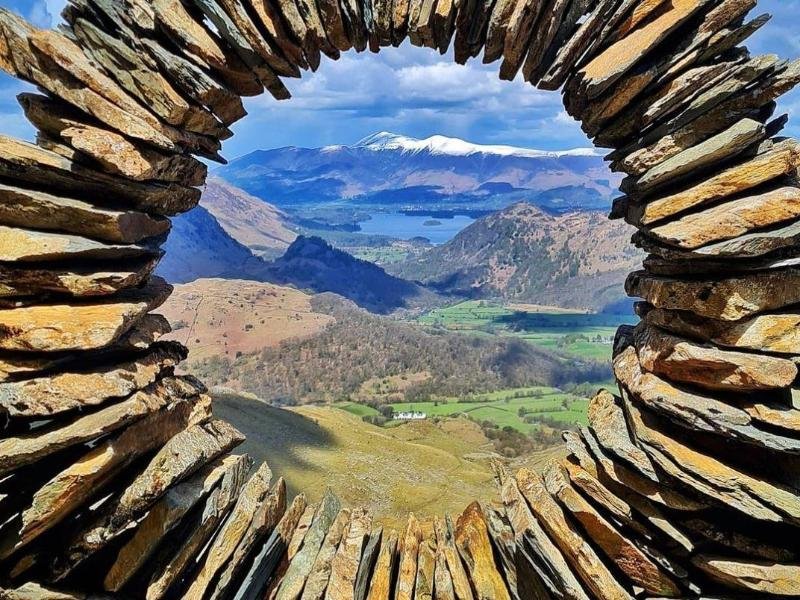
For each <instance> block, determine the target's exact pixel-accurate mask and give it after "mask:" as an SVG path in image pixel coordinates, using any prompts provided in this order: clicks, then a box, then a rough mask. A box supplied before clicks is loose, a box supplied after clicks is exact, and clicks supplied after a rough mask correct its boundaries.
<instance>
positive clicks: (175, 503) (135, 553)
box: [103, 455, 244, 592]
mask: <svg viewBox="0 0 800 600" xmlns="http://www.w3.org/2000/svg"><path fill="white" fill-rule="evenodd" d="M243 458H244V457H242V456H236V455H228V456H226V457H224V458H220V459H217V460H215V461H213V462H211V463H209V464H207V465H206V466H204V467H203V468H201V469H200V470H199V471H198V472H197V473H195V474H194V475H192V476H191V477H190V478H189V479H187V480H186V481H183V482H181V483H179V484H178V485H176V486H174V487H171V488H170V489H169V490H167V492H166V493H165V494H164V496H163V497H162V498H161V499H160V500H159V501H158V502H156V503H155V504H154V505H153V506H152V508H151V509H150V511H149V512H148V513H147V516H146V517H145V518H144V519H143V520H142V521H141V523H139V525H138V526H137V527H136V531H135V533H134V534H133V537H132V538H131V539H130V540H128V541H127V542H126V543H125V544H124V545H123V546H122V548H120V550H119V552H118V553H117V555H116V558H115V560H114V563H113V564H112V565H111V567H110V568H109V570H108V573H106V576H105V579H104V581H103V583H104V587H105V589H106V590H108V591H110V592H119V590H120V589H121V588H122V587H123V586H124V585H125V584H127V583H128V582H129V581H130V580H131V578H132V577H133V576H134V575H135V574H136V573H137V571H138V570H139V569H141V568H142V566H143V565H144V564H145V562H146V561H147V560H148V559H149V558H150V557H151V556H152V555H153V554H154V553H155V552H156V550H157V548H158V546H159V545H160V544H161V543H163V542H164V538H165V537H166V536H167V535H169V534H170V533H171V532H172V531H174V530H175V528H177V527H178V526H179V525H180V522H181V520H182V519H183V518H184V517H185V516H186V515H187V513H188V512H189V511H191V510H192V509H193V508H194V507H195V506H197V505H199V503H200V502H202V501H203V500H204V499H205V498H207V497H208V495H209V494H210V493H211V491H212V490H213V489H214V488H215V487H217V486H218V485H219V484H220V483H221V481H222V479H223V477H224V476H225V474H226V473H228V472H229V471H231V470H233V469H236V468H237V466H238V465H239V463H241V462H242V460H243Z"/></svg>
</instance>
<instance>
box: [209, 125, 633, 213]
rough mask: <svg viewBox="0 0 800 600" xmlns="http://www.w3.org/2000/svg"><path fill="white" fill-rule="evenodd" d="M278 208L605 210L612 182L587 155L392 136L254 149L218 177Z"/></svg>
mask: <svg viewBox="0 0 800 600" xmlns="http://www.w3.org/2000/svg"><path fill="white" fill-rule="evenodd" d="M215 173H216V174H217V175H219V176H220V177H222V178H224V179H225V180H226V181H229V182H231V183H232V184H234V185H236V186H238V187H240V188H242V189H244V190H246V191H247V192H248V193H250V194H253V195H255V196H257V197H259V198H264V199H267V200H269V201H270V202H272V203H274V204H276V205H277V206H279V207H284V208H293V209H298V208H302V207H309V206H320V205H325V204H330V203H339V204H341V203H342V201H346V204H347V205H349V206H351V207H352V208H365V207H381V208H387V207H388V208H394V209H438V210H442V209H452V210H457V209H464V210H476V209H482V210H491V209H499V208H504V207H505V206H508V205H509V204H511V203H513V202H515V201H518V200H527V201H529V202H532V203H534V204H537V205H539V206H542V207H546V208H548V209H550V210H555V211H564V210H568V209H576V208H580V209H586V208H607V207H608V206H609V203H610V198H611V195H612V193H613V190H614V189H615V188H616V184H617V183H618V177H617V176H616V175H613V174H611V173H610V171H609V170H608V168H607V167H606V166H605V164H604V162H603V159H602V157H601V156H600V155H598V154H597V153H596V152H595V151H594V150H592V149H585V148H579V149H576V150H568V151H564V152H547V151H542V150H533V149H529V148H515V147H512V146H486V145H478V144H472V143H469V142H466V141H463V140H459V139H456V138H447V137H444V136H433V137H431V138H427V139H424V140H418V139H415V138H410V137H406V136H401V135H397V134H393V133H388V132H381V133H377V134H374V135H371V136H369V137H367V138H364V139H363V140H361V141H360V142H358V143H356V144H354V145H352V146H343V145H339V146H325V147H323V148H298V147H294V146H291V147H286V148H276V149H274V150H259V151H256V152H252V153H250V154H247V155H246V156H243V157H241V158H239V159H236V160H233V161H231V163H230V164H229V165H227V166H224V167H221V168H220V169H218V170H217V171H215Z"/></svg>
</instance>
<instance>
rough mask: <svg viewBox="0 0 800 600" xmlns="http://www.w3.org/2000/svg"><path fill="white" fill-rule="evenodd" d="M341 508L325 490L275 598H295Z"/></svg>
mask: <svg viewBox="0 0 800 600" xmlns="http://www.w3.org/2000/svg"><path fill="white" fill-rule="evenodd" d="M340 510H341V504H340V503H339V500H338V499H337V498H336V496H334V495H333V494H332V493H331V492H330V491H328V492H326V494H325V497H324V498H323V499H322V502H321V503H320V505H319V507H318V508H317V511H316V513H315V514H314V520H313V522H312V523H311V526H310V527H309V528H308V531H307V532H305V535H304V536H303V537H302V544H303V545H302V546H301V547H300V549H299V550H297V553H296V554H295V555H294V556H293V557H292V558H291V559H290V560H291V562H290V563H289V567H288V568H287V569H286V573H284V575H283V579H282V580H281V582H280V586H279V587H278V589H277V593H276V595H275V598H276V599H278V600H296V599H297V598H299V597H300V594H301V593H302V591H303V587H304V586H305V583H306V580H307V579H308V577H309V575H310V574H311V570H312V568H313V566H314V561H315V560H316V558H317V554H318V553H319V550H320V548H321V547H322V543H323V542H324V541H325V536H326V535H327V533H328V530H329V529H330V528H331V525H332V524H333V522H334V520H335V519H336V516H337V515H338V514H339V511H340Z"/></svg>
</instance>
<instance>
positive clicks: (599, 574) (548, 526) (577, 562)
mask: <svg viewBox="0 0 800 600" xmlns="http://www.w3.org/2000/svg"><path fill="white" fill-rule="evenodd" d="M516 479H517V485H518V486H519V489H520V492H521V493H522V495H523V496H524V497H525V499H526V500H527V502H528V506H529V507H530V509H531V512H533V514H534V515H535V516H536V518H537V519H538V520H539V522H540V523H541V525H542V527H543V528H544V529H545V531H547V534H548V535H549V536H550V538H551V539H552V540H553V542H554V543H555V544H556V545H557V546H558V548H559V549H560V550H561V552H562V553H563V554H564V557H565V558H566V560H567V561H568V562H569V564H570V567H571V568H572V569H574V571H575V573H576V575H578V576H579V577H580V580H581V582H582V583H583V585H584V586H586V588H587V589H588V590H590V591H591V593H592V595H593V596H594V597H596V598H625V599H628V598H632V596H631V595H630V594H629V593H628V592H627V591H626V590H625V589H624V588H623V587H622V585H621V584H620V583H619V582H618V581H617V579H616V578H615V577H614V576H613V575H612V574H611V573H610V572H609V571H608V569H607V568H606V566H605V564H604V563H603V562H602V561H601V560H600V557H599V556H597V553H596V552H595V551H594V549H593V548H592V547H591V546H590V545H589V544H588V542H587V541H585V540H584V538H583V537H582V536H581V535H580V533H579V532H578V530H577V529H576V528H575V526H574V525H573V524H572V523H570V522H569V521H568V520H567V518H566V515H565V514H564V512H563V510H562V509H561V508H560V507H559V506H558V504H557V503H556V501H555V500H554V499H553V498H552V497H551V496H550V494H549V493H548V492H547V490H546V489H545V487H544V483H543V482H542V481H541V480H540V479H539V476H538V475H534V474H533V473H531V472H530V471H528V470H526V469H523V470H521V471H519V472H518V473H517V475H516Z"/></svg>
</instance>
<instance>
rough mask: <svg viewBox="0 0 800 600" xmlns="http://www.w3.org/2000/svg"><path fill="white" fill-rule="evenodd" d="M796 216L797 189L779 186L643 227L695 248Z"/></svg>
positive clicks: (798, 213)
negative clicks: (659, 223)
mask: <svg viewBox="0 0 800 600" xmlns="http://www.w3.org/2000/svg"><path fill="white" fill-rule="evenodd" d="M798 217H800V189H798V188H795V187H781V188H778V189H776V190H772V191H769V192H764V193H763V194H758V195H755V196H747V197H745V198H739V199H737V200H732V201H730V202H726V203H724V204H721V205H719V206H715V207H713V208H710V209H708V210H704V211H701V212H697V213H692V214H689V215H686V216H685V217H682V218H680V219H677V220H675V221H670V222H668V223H666V224H664V225H661V226H658V227H653V228H652V229H649V230H647V234H648V235H650V236H652V237H653V238H655V239H657V240H659V241H661V242H663V243H665V244H671V245H674V246H677V247H679V248H684V249H687V250H697V249H698V248H702V247H703V246H707V245H709V244H714V243H717V242H721V241H725V240H733V239H735V238H737V237H739V236H744V235H747V234H748V233H750V232H752V231H755V230H759V229H765V228H767V227H771V226H773V225H777V224H779V223H786V222H789V221H792V220H794V219H797V218H798Z"/></svg>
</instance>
